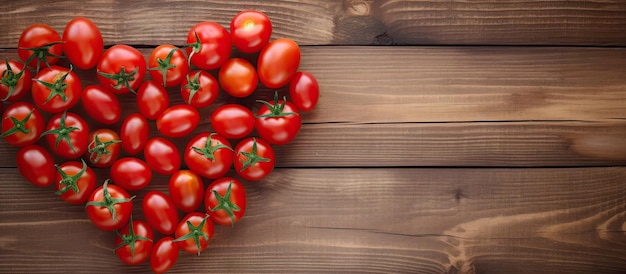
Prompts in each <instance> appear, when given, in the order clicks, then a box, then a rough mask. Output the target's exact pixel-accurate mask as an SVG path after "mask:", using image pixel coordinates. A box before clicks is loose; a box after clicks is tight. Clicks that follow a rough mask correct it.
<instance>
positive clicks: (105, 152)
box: [85, 128, 122, 168]
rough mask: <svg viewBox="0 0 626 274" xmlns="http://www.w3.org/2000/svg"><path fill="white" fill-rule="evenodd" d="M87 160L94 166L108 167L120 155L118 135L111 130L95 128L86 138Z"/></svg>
mask: <svg viewBox="0 0 626 274" xmlns="http://www.w3.org/2000/svg"><path fill="white" fill-rule="evenodd" d="M87 140H88V141H89V145H87V153H86V154H85V156H87V161H89V163H90V164H92V165H94V166H95V167H101V168H103V167H110V166H111V165H112V164H113V162H115V161H116V160H117V158H119V157H120V153H121V150H122V148H121V145H120V142H121V140H120V137H119V136H118V135H117V133H116V132H115V131H113V130H110V129H107V128H101V129H97V130H95V131H93V132H91V133H90V134H89V137H88V139H87Z"/></svg>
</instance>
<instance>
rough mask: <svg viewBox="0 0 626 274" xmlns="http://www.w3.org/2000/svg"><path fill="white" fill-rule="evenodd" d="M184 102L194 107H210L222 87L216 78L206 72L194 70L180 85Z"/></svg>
mask: <svg viewBox="0 0 626 274" xmlns="http://www.w3.org/2000/svg"><path fill="white" fill-rule="evenodd" d="M180 87H181V88H180V94H181V96H182V97H183V100H185V102H186V103H187V104H189V105H191V106H192V107H195V108H203V107H208V106H209V105H211V104H212V103H213V102H215V99H217V96H218V95H219V91H220V87H219V84H218V83H217V80H215V77H213V75H211V74H210V73H208V72H206V71H204V70H194V71H192V72H191V73H189V74H187V77H186V79H185V80H183V82H182V83H181V84H180Z"/></svg>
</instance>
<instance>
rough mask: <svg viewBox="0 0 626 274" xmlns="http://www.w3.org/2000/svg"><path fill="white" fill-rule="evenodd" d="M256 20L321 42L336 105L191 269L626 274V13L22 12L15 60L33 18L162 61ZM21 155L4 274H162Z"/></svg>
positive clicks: (456, 5) (1, 243)
mask: <svg viewBox="0 0 626 274" xmlns="http://www.w3.org/2000/svg"><path fill="white" fill-rule="evenodd" d="M244 9H257V10H261V11H264V12H266V13H267V14H268V15H269V17H270V18H271V20H272V23H273V25H274V32H273V38H279V37H287V38H291V39H294V40H295V41H296V42H298V43H299V44H300V45H302V47H301V49H302V63H301V65H300V70H305V71H309V72H311V73H313V74H314V75H315V76H316V77H317V79H318V81H319V84H320V88H321V98H320V101H319V104H318V107H317V108H316V109H315V110H314V111H313V112H311V113H306V114H304V115H303V119H304V120H303V122H304V125H303V127H302V130H301V132H300V134H299V135H298V138H297V139H296V141H295V142H293V143H292V144H289V145H286V146H282V147H279V148H278V149H277V153H278V167H277V168H276V169H275V171H274V172H273V173H272V174H271V175H270V176H269V177H268V178H267V179H265V180H263V181H261V182H258V183H246V188H247V191H248V197H249V198H248V199H249V205H248V211H247V212H246V216H245V217H244V219H243V220H242V221H241V222H240V223H238V224H237V225H236V226H235V227H233V228H230V227H218V228H217V229H216V235H215V237H214V239H213V241H212V242H211V244H210V245H209V248H208V250H207V251H206V252H205V253H203V254H202V255H201V256H199V257H197V256H192V255H188V254H181V256H180V258H179V261H178V263H177V264H176V266H175V267H174V268H173V269H172V270H171V273H227V272H248V273H279V272H287V273H300V272H312V273H328V272H331V273H333V272H359V273H363V272H369V273H378V272H389V273H626V234H625V233H626V2H624V1H614V0H613V1H611V0H595V1H555V0H545V1H534V0H532V1H531V0H527V1H487V0H483V1H460V0H452V1H426V0H412V1H393V0H389V1H384V0H380V1H379V0H344V1H326V0H308V1H226V0H223V1H147V0H140V1H139V0H138V1H121V0H98V1H69V0H57V1H49V0H40V1H32V0H28V1H26V0H22V1H2V3H0V48H2V49H1V52H0V53H1V54H0V57H2V58H3V59H4V57H9V58H17V54H16V47H17V41H18V38H19V35H20V33H21V31H22V30H23V29H24V28H26V27H27V26H28V25H31V24H33V23H46V24H49V25H50V26H52V27H53V28H55V29H56V30H57V31H59V32H62V30H63V28H64V26H65V24H66V23H67V22H69V21H70V20H71V19H72V18H73V17H74V16H85V17H88V18H90V19H92V20H93V21H94V22H95V23H96V24H97V25H98V26H99V27H100V29H101V31H102V33H103V36H104V40H105V44H106V45H109V46H110V45H114V44H118V43H122V44H129V45H133V46H137V47H141V48H142V49H141V50H142V52H143V53H144V54H145V55H148V54H149V53H150V51H151V49H153V48H154V47H155V46H157V45H159V44H162V43H173V44H176V45H182V44H184V43H185V39H186V35H187V32H188V30H189V29H190V28H191V26H193V25H194V24H195V23H197V22H200V21H206V20H208V21H215V22H218V23H220V24H222V25H224V26H228V24H229V22H230V19H231V18H232V17H233V16H234V15H235V14H236V13H237V12H239V11H241V10H244ZM78 73H79V74H80V76H81V77H83V79H85V80H84V81H83V84H84V85H88V84H93V83H95V72H94V70H89V71H80V70H78ZM169 91H170V96H171V98H172V99H173V100H172V101H173V103H175V104H178V103H183V102H182V99H181V98H180V96H179V95H178V93H177V91H176V89H170V90H169ZM282 91H283V92H284V89H282ZM259 93H269V92H268V91H267V90H260V91H259ZM263 96H265V97H267V98H269V97H268V96H267V95H261V97H263ZM120 100H121V102H122V105H123V108H124V112H125V113H130V112H133V111H136V109H137V108H136V106H135V101H134V98H133V97H132V96H130V95H128V96H121V97H120ZM226 101H228V100H227V99H226V97H225V96H223V97H222V98H221V99H220V101H219V102H217V103H216V104H214V106H212V107H209V108H206V109H203V110H202V111H201V113H202V115H203V118H202V122H201V125H200V127H199V129H198V130H197V132H200V131H207V130H211V125H210V123H209V120H210V119H209V114H210V113H211V111H212V110H213V109H215V106H218V105H221V104H223V103H225V102H226ZM244 101H245V100H244ZM245 102H247V101H245ZM248 103H250V102H248ZM5 107H6V104H5ZM76 111H77V112H81V111H83V110H81V109H80V107H77V109H76ZM83 113H84V111H83ZM152 127H153V132H156V130H155V129H154V128H155V127H154V124H152ZM154 134H155V135H156V133H154ZM183 143H185V141H182V140H181V141H178V142H177V144H178V145H182V144H183ZM17 150H18V149H17V148H13V147H11V146H9V145H8V144H7V143H6V142H5V141H4V140H0V155H2V157H0V178H1V179H0V272H4V273H53V272H58V273H79V272H81V273H127V272H128V273H140V272H148V271H149V270H150V268H149V266H148V265H147V264H143V265H140V266H133V267H130V266H126V265H124V264H123V263H122V262H121V261H120V260H119V259H118V258H117V257H116V256H115V255H114V254H113V251H112V250H113V247H114V244H113V239H114V234H113V233H110V232H104V231H100V230H98V229H97V228H96V227H94V226H93V225H92V224H91V223H90V221H89V220H88V219H87V217H86V214H85V212H84V208H83V207H82V206H72V205H69V204H67V203H65V202H64V201H62V200H61V199H59V198H58V197H57V196H56V195H54V193H53V192H54V191H53V190H52V189H51V188H45V189H40V188H36V187H34V186H32V185H30V184H28V183H27V182H26V181H25V180H24V179H22V178H21V177H20V175H19V173H18V171H17V169H16V164H15V154H16V152H17ZM96 173H97V176H98V182H99V183H102V182H103V181H104V179H106V178H107V176H108V171H107V170H97V172H96ZM232 174H233V173H231V175H232ZM167 180H168V177H166V176H155V179H154V180H153V182H152V183H151V184H150V186H149V187H148V188H147V189H145V190H142V191H138V192H135V194H136V195H137V196H138V198H140V197H141V196H142V195H143V194H145V193H146V192H147V191H148V190H154V189H157V190H163V191H167ZM208 182H209V181H205V183H207V184H208ZM134 214H135V218H142V213H141V210H140V206H137V205H135V210H134Z"/></svg>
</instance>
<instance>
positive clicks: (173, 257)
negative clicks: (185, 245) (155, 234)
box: [150, 236, 179, 274]
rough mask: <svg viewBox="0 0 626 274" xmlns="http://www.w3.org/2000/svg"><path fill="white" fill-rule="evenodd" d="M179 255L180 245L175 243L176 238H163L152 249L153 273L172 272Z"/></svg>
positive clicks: (151, 266)
mask: <svg viewBox="0 0 626 274" xmlns="http://www.w3.org/2000/svg"><path fill="white" fill-rule="evenodd" d="M178 253H179V248H178V244H176V243H175V242H174V238H172V237H170V236H165V237H163V238H161V239H160V240H159V241H158V242H157V243H156V244H154V246H153V247H152V254H151V255H150V268H151V269H152V272H154V273H157V274H161V273H165V272H167V271H168V270H170V268H172V266H174V264H176V261H177V260H178Z"/></svg>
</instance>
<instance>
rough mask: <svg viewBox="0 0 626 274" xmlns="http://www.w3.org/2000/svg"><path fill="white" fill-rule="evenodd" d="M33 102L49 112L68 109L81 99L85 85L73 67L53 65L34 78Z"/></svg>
mask: <svg viewBox="0 0 626 274" xmlns="http://www.w3.org/2000/svg"><path fill="white" fill-rule="evenodd" d="M33 80H34V81H33V86H32V89H33V91H32V93H33V102H34V103H35V105H36V106H37V107H39V108H40V109H41V110H43V111H45V112H48V113H59V112H62V111H65V110H68V109H70V108H72V107H74V106H75V105H76V104H78V101H80V97H81V93H82V92H83V86H82V84H81V82H80V79H79V78H78V75H76V73H74V72H73V71H72V69H71V68H70V69H66V68H64V67H59V66H51V67H50V68H45V69H43V70H42V71H40V72H39V73H38V74H37V75H35V78H34V79H33Z"/></svg>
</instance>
